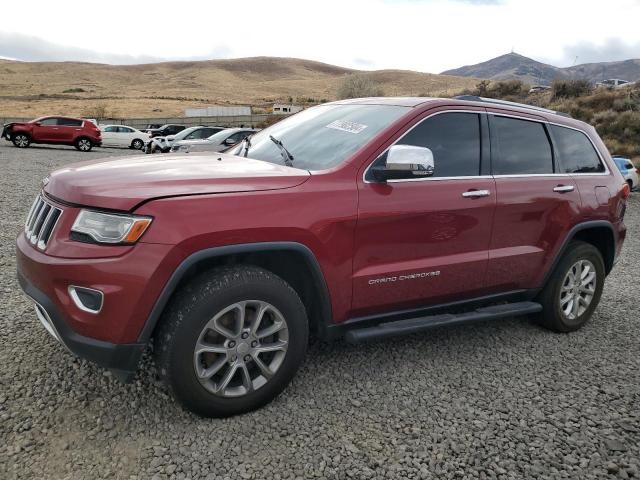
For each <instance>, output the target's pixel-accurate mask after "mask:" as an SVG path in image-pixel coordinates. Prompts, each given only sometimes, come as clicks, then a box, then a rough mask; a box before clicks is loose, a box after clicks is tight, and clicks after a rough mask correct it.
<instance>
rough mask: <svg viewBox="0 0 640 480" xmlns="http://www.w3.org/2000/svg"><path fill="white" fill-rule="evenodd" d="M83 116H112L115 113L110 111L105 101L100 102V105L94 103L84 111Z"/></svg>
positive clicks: (98, 117) (100, 117) (96, 117)
mask: <svg viewBox="0 0 640 480" xmlns="http://www.w3.org/2000/svg"><path fill="white" fill-rule="evenodd" d="M82 116H83V117H85V118H95V119H102V118H111V117H113V115H112V114H111V113H110V112H109V109H108V108H107V106H106V105H105V104H104V103H99V104H98V105H93V106H91V107H89V108H87V109H86V110H84V112H83V113H82Z"/></svg>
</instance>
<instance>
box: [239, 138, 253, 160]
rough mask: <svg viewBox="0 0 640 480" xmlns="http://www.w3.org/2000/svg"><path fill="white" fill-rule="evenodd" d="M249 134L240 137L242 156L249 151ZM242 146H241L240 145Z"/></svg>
mask: <svg viewBox="0 0 640 480" xmlns="http://www.w3.org/2000/svg"><path fill="white" fill-rule="evenodd" d="M249 137H250V135H249V136H246V137H244V138H243V139H242V143H243V145H244V156H245V157H246V156H247V155H248V153H249V149H250V148H251V140H250V138H249ZM240 148H242V147H240Z"/></svg>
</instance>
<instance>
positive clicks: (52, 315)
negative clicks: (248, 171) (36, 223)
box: [16, 233, 171, 380]
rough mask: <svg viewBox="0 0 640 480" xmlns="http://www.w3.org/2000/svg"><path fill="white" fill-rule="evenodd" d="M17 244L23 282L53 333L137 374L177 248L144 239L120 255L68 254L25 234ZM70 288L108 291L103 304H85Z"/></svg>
mask: <svg viewBox="0 0 640 480" xmlns="http://www.w3.org/2000/svg"><path fill="white" fill-rule="evenodd" d="M16 243H17V245H16V247H17V248H16V260H17V274H18V280H19V282H20V286H21V287H22V289H23V290H24V292H25V293H26V294H27V296H29V297H30V298H31V299H32V300H33V301H34V302H35V304H36V309H37V310H36V313H37V316H38V318H39V320H40V321H41V323H43V325H45V327H49V328H47V330H48V331H49V333H51V334H52V335H53V336H54V337H55V338H56V339H57V340H58V341H60V342H61V343H62V344H64V346H65V347H66V348H67V349H68V350H69V351H71V352H72V353H74V354H75V355H77V356H79V357H82V358H85V359H87V360H90V361H92V362H95V363H97V364H98V365H101V366H103V367H105V368H108V369H110V370H113V371H114V373H116V374H117V376H118V377H119V378H120V379H124V380H126V379H129V378H131V376H132V374H133V373H135V371H136V369H137V365H138V360H139V358H140V355H141V354H142V352H143V351H144V349H145V346H146V344H147V342H146V340H147V339H146V338H141V331H142V329H143V327H144V326H145V324H146V322H147V319H148V317H149V314H150V312H151V309H152V308H153V306H154V305H155V302H156V300H157V298H158V296H159V294H160V291H161V290H162V288H163V287H164V284H165V283H166V279H167V277H168V274H167V272H166V271H165V270H164V268H162V267H161V264H162V263H163V260H165V259H166V257H167V253H168V251H169V249H170V248H171V247H170V246H168V245H161V244H142V243H139V244H137V245H136V246H135V247H133V248H129V249H128V250H126V251H125V252H124V253H123V254H122V255H121V256H117V257H106V258H63V257H54V256H50V255H47V254H46V253H45V252H42V251H39V250H38V249H36V248H35V247H34V246H33V245H31V244H30V243H29V241H28V240H27V239H26V237H25V235H24V233H20V234H19V235H18V238H17V242H16ZM70 286H76V287H81V288H87V289H95V290H99V291H100V292H102V295H103V302H102V305H101V307H100V308H99V309H98V310H97V311H91V310H83V309H82V308H80V307H79V305H78V304H77V303H75V299H74V298H73V297H72V295H71V294H70V292H69V287H70Z"/></svg>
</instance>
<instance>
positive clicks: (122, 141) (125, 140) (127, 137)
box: [117, 127, 135, 147]
mask: <svg viewBox="0 0 640 480" xmlns="http://www.w3.org/2000/svg"><path fill="white" fill-rule="evenodd" d="M134 137H135V132H134V130H133V128H130V127H118V136H117V144H118V146H119V147H130V146H131V142H133V140H134Z"/></svg>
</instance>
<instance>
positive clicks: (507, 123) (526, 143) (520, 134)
mask: <svg viewBox="0 0 640 480" xmlns="http://www.w3.org/2000/svg"><path fill="white" fill-rule="evenodd" d="M491 135H492V137H493V140H494V147H495V155H493V161H492V165H493V174H494V175H533V174H546V173H553V155H552V153H551V144H550V143H549V138H548V137H547V133H546V131H545V129H544V125H542V124H541V123H539V122H534V121H529V120H520V119H517V118H509V117H500V116H493V117H492V118H491Z"/></svg>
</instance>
